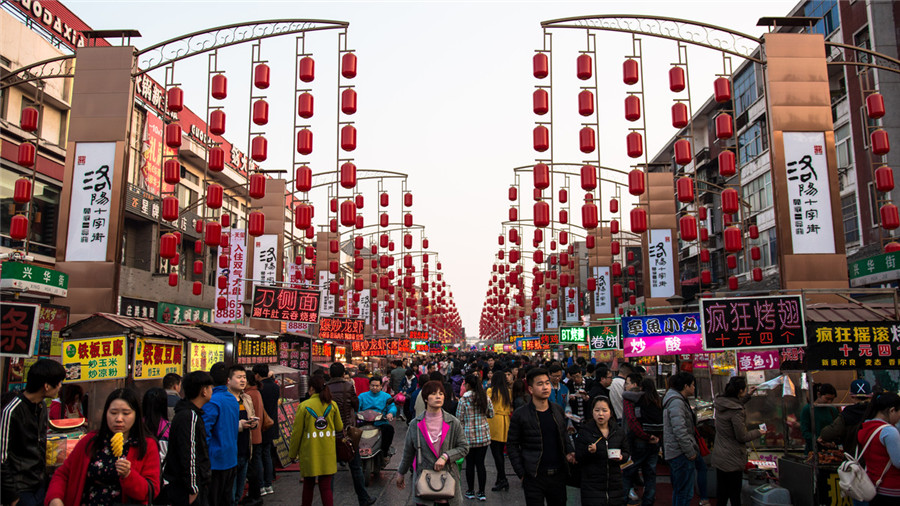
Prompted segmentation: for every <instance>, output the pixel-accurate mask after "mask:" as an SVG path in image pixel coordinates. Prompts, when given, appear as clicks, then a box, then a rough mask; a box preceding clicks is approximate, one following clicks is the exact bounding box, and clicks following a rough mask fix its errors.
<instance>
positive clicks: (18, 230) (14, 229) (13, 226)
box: [9, 214, 165, 258]
mask: <svg viewBox="0 0 900 506" xmlns="http://www.w3.org/2000/svg"><path fill="white" fill-rule="evenodd" d="M27 235H28V218H26V217H25V216H22V215H21V214H17V215H15V216H13V217H12V219H10V221H9V236H10V237H11V238H12V239H13V240H14V241H21V240H24V239H25V237H26V236H27ZM164 258H165V257H164Z"/></svg>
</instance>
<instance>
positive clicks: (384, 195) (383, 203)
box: [378, 193, 390, 207]
mask: <svg viewBox="0 0 900 506" xmlns="http://www.w3.org/2000/svg"><path fill="white" fill-rule="evenodd" d="M378 203H379V204H380V205H381V207H387V206H388V204H389V203H390V197H388V194H387V193H382V194H381V195H379V196H378Z"/></svg>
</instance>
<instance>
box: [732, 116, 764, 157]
mask: <svg viewBox="0 0 900 506" xmlns="http://www.w3.org/2000/svg"><path fill="white" fill-rule="evenodd" d="M768 148H769V143H768V139H767V138H766V123H765V121H757V122H756V123H754V124H752V125H750V127H749V128H747V129H746V130H744V133H742V134H741V135H740V136H739V137H738V162H739V163H740V165H741V166H744V165H745V164H746V163H748V162H751V161H753V160H754V159H755V158H756V157H757V156H759V155H761V154H762V153H763V152H764V151H765V150H767V149H768Z"/></svg>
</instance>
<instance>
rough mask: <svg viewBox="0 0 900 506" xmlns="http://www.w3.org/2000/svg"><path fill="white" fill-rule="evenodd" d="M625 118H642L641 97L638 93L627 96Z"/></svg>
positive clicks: (632, 119) (635, 119)
mask: <svg viewBox="0 0 900 506" xmlns="http://www.w3.org/2000/svg"><path fill="white" fill-rule="evenodd" d="M625 119H627V120H628V121H637V120H639V119H641V99H640V98H639V97H638V96H637V95H628V96H627V97H625Z"/></svg>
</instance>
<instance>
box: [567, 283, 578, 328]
mask: <svg viewBox="0 0 900 506" xmlns="http://www.w3.org/2000/svg"><path fill="white" fill-rule="evenodd" d="M565 292H566V296H565V299H564V300H565V301H566V308H565V312H566V321H567V322H577V321H578V305H579V304H578V289H577V288H566V289H565ZM569 309H572V311H569Z"/></svg>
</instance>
